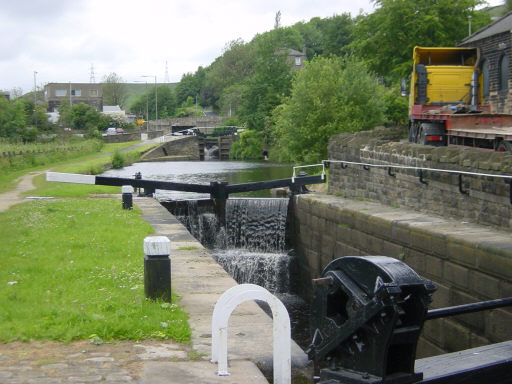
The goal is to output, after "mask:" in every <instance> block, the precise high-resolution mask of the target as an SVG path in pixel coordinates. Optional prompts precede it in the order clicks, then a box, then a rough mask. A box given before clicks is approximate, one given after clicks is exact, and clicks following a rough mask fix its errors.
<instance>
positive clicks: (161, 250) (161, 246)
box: [144, 236, 171, 303]
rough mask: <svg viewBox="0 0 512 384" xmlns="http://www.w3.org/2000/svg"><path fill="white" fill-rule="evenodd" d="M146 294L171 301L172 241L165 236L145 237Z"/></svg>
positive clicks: (151, 297) (153, 298) (148, 296)
mask: <svg viewBox="0 0 512 384" xmlns="http://www.w3.org/2000/svg"><path fill="white" fill-rule="evenodd" d="M144 253H145V255H146V257H145V258H144V294H145V295H146V297H147V298H149V299H152V300H155V299H162V300H163V301H166V302H168V303H170V302H171V259H170V254H171V241H170V240H169V239H168V238H167V237H165V236H148V237H146V238H145V239H144Z"/></svg>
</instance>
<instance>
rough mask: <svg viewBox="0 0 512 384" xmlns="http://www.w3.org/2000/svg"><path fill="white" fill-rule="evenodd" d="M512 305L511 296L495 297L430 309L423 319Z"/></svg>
mask: <svg viewBox="0 0 512 384" xmlns="http://www.w3.org/2000/svg"><path fill="white" fill-rule="evenodd" d="M508 306H512V297H507V298H505V299H497V300H490V301H480V302H478V303H471V304H465V305H458V306H455V307H447V308H440V309H432V310H430V311H428V312H427V316H426V317H425V320H433V319H439V318H440V317H448V316H455V315H462V314H464V313H471V312H479V311H484V310H487V309H494V308H501V307H508Z"/></svg>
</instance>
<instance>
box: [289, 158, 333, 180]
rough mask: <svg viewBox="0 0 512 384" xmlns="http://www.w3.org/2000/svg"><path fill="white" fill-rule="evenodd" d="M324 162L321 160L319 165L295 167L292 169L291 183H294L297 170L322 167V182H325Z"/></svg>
mask: <svg viewBox="0 0 512 384" xmlns="http://www.w3.org/2000/svg"><path fill="white" fill-rule="evenodd" d="M324 161H325V160H322V163H321V164H309V165H297V166H295V167H293V175H292V183H294V182H295V178H296V177H297V174H296V173H297V172H296V170H297V169H303V168H313V167H322V180H325V163H324Z"/></svg>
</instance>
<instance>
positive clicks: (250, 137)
mask: <svg viewBox="0 0 512 384" xmlns="http://www.w3.org/2000/svg"><path fill="white" fill-rule="evenodd" d="M262 151H263V133H262V132H258V131H255V130H246V131H244V132H241V133H240V134H239V135H238V140H237V141H235V142H234V143H233V145H232V146H231V152H230V153H229V157H230V158H232V159H234V160H259V159H263V153H262Z"/></svg>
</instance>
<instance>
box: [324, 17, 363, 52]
mask: <svg viewBox="0 0 512 384" xmlns="http://www.w3.org/2000/svg"><path fill="white" fill-rule="evenodd" d="M354 24H355V23H354V20H353V19H352V17H351V16H350V13H343V14H342V15H336V16H333V17H331V18H328V19H326V25H325V32H324V47H323V48H324V50H323V53H324V54H325V55H337V56H343V55H345V54H346V53H348V45H349V44H350V43H351V42H352V40H353V29H354Z"/></svg>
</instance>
